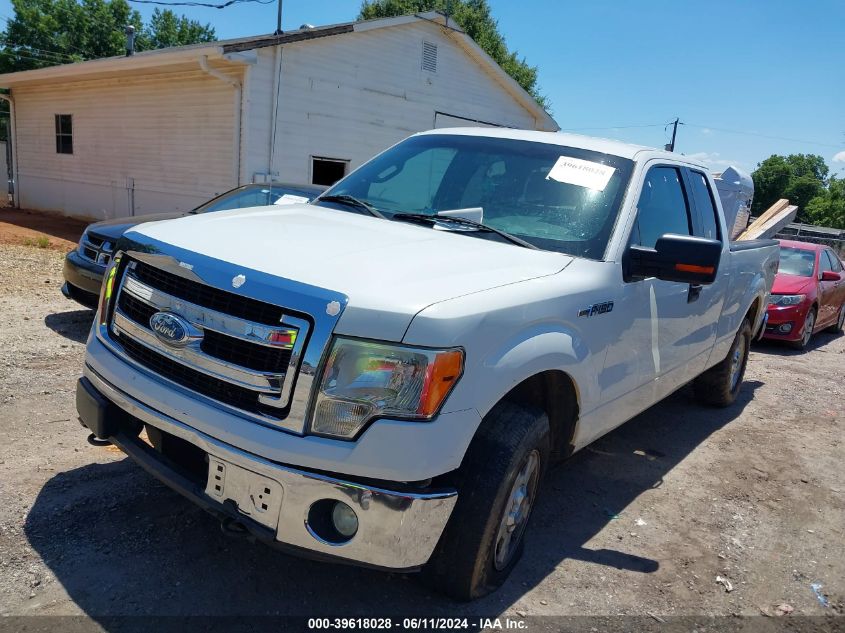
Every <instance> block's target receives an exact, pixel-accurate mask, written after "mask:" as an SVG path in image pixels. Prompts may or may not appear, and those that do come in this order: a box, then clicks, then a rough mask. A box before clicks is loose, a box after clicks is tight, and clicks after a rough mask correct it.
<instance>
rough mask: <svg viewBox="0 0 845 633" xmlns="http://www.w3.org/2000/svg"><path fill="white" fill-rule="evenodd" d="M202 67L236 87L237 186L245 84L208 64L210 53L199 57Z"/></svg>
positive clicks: (238, 185)
mask: <svg viewBox="0 0 845 633" xmlns="http://www.w3.org/2000/svg"><path fill="white" fill-rule="evenodd" d="M199 64H200V69H201V70H202V71H203V72H204V73H206V74H207V75H210V76H212V77H214V78H215V79H219V80H220V81H222V82H225V83H227V84H229V85H230V86H232V87H233V88H234V89H235V112H236V121H235V156H234V161H233V162H234V172H235V186H236V187H240V185H241V120H242V119H243V98H242V95H243V86H242V85H241V82H240V81H239V80H237V79H232V78H231V77H229V76H227V75H226V74H225V73H222V72H220V71H219V70H216V69H214V68H211V67H210V66H209V65H208V55H202V56H201V57H200V58H199Z"/></svg>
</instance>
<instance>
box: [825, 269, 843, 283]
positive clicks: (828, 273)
mask: <svg viewBox="0 0 845 633" xmlns="http://www.w3.org/2000/svg"><path fill="white" fill-rule="evenodd" d="M821 280H822V281H842V274H841V273H837V272H835V271H833V270H824V271H822V279H821Z"/></svg>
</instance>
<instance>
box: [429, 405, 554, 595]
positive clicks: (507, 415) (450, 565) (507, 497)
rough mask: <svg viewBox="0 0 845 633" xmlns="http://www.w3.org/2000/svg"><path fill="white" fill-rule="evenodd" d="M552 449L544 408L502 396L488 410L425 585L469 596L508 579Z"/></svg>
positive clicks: (464, 467) (467, 458)
mask: <svg viewBox="0 0 845 633" xmlns="http://www.w3.org/2000/svg"><path fill="white" fill-rule="evenodd" d="M550 448H551V447H550V440H549V420H548V417H547V416H546V414H545V413H543V412H541V411H538V410H532V409H529V408H526V407H522V406H519V405H515V404H511V403H501V404H499V405H497V406H496V407H494V408H493V410H492V411H490V413H488V414H487V416H485V418H484V420H483V421H482V424H481V427H480V429H479V431H478V434H477V435H476V437H475V439H473V441H472V444H471V445H470V448H469V450H468V451H467V454H466V456H465V458H464V462H463V464H461V468H460V469H459V471H458V502H457V505H456V506H455V509H454V510H453V512H452V516H451V518H450V519H449V523H448V524H447V526H446V529H445V530H444V532H443V535H442V536H441V538H440V542H439V543H438V545H437V548H436V549H435V551H434V554H433V555H432V557H431V560H429V562H428V564H427V565H426V566H425V567H424V568H423V573H422V577H423V581H424V582H426V584H428V585H429V586H431V587H432V588H434V589H435V590H437V591H440V592H442V593H445V594H446V595H448V596H450V597H452V598H454V599H456V600H461V601H469V600H473V599H475V598H480V597H481V596H484V595H486V594H488V593H490V592H492V591H495V590H496V589H498V588H499V587H500V586H501V585H502V584H503V583H504V582H505V580H506V579H507V577H508V575H509V574H510V572H511V570H512V569H513V568H514V567H515V566H516V564H517V562H518V561H519V559H520V557H521V556H522V551H523V547H524V543H525V541H524V536H525V530H526V527H527V525H528V521H529V519H530V516H531V509H532V508H533V507H534V505H535V502H536V498H537V492H538V490H539V486H540V481H541V480H542V476H543V473H544V472H545V469H546V466H547V464H548V461H549V454H550ZM529 471H530V472H529ZM523 484H524V486H523ZM521 493H524V495H525V496H524V497H520V496H519V495H520V494H521ZM520 499H524V501H523V502H522V503H520V501H519V500H520ZM516 504H519V507H517V506H516ZM508 510H510V512H508ZM507 515H510V517H509V518H510V521H511V522H514V521H515V522H514V523H513V524H514V525H515V527H514V528H510V529H508V527H507V525H508V523H509V521H508V516H507ZM503 531H504V533H503ZM505 541H508V543H509V546H506V544H505Z"/></svg>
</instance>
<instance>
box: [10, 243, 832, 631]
mask: <svg viewBox="0 0 845 633" xmlns="http://www.w3.org/2000/svg"><path fill="white" fill-rule="evenodd" d="M61 261H62V253H61V252H60V251H59V250H54V249H40V248H37V247H32V246H29V247H26V246H22V245H14V244H5V245H0V407H2V408H0V411H2V416H0V417H1V418H2V421H1V422H0V615H31V614H41V615H62V614H84V615H87V616H89V617H90V618H93V619H94V620H96V621H97V622H98V623H99V625H100V626H103V627H104V628H109V624H108V623H109V622H110V620H109V619H108V616H113V615H127V614H131V615H135V614H158V615H164V614H167V615H180V616H184V615H238V616H243V615H264V614H270V615H272V614H295V615H302V616H305V615H307V616H313V615H341V616H365V615H370V616H378V615H390V614H399V613H406V614H407V613H413V614H416V615H419V616H426V617H430V616H457V615H470V614H474V615H482V616H490V617H494V616H499V615H508V616H513V617H515V618H522V617H526V616H528V617H530V616H534V615H543V614H556V615H573V614H574V615H617V614H624V615H643V616H644V615H650V616H656V618H655V620H657V619H658V618H661V619H662V618H666V617H669V616H673V615H707V616H709V615H731V614H737V615H760V614H766V615H770V616H772V617H773V618H774V617H776V616H777V614H778V612H779V605H788V606H789V607H791V608H792V609H794V611H793V613H792V615H790V616H783V617H789V618H792V619H795V618H796V616H799V615H802V614H804V615H819V616H831V619H829V620H828V619H825V622H829V623H834V622H835V624H834V628H838V627H840V626H841V625H842V623H843V622H845V620H843V619H842V618H836V619H833V618H832V616H834V615H835V614H839V615H842V614H843V611H845V546H843V543H845V459H843V458H844V457H845V452H843V432H844V431H845V411H843V409H845V407H843V401H844V399H845V382H843V373H845V372H843V370H845V337H843V336H841V335H831V334H821V335H818V336H817V338H816V339H815V340H814V343H813V344H812V349H811V350H810V351H808V352H807V353H804V354H800V353H796V352H793V351H789V350H787V349H785V348H783V347H780V346H776V345H762V346H758V347H756V348H755V350H754V352H753V354H752V356H751V359H750V362H749V366H748V373H747V375H746V382H745V384H744V386H743V389H742V393H741V395H740V398H739V401H738V402H737V403H736V404H735V406H733V407H731V408H729V409H727V410H714V409H707V408H702V407H699V406H697V405H695V404H694V403H693V402H692V399H691V396H690V394H689V393H688V391H686V390H682V391H680V392H678V393H677V394H675V395H673V396H672V397H670V398H669V399H667V400H666V401H664V402H662V403H660V404H658V405H656V406H654V407H652V408H651V409H650V410H648V411H646V412H645V413H643V414H642V415H640V416H638V417H637V418H636V419H635V420H632V421H631V422H629V423H628V424H626V425H624V426H623V427H621V428H620V429H618V430H617V431H615V432H613V433H611V434H609V435H608V436H606V437H604V438H603V439H601V440H599V441H598V442H596V443H595V444H593V445H592V446H591V447H589V448H588V449H586V450H584V451H582V452H581V453H579V454H578V455H576V456H575V457H574V458H572V459H570V460H569V461H568V462H566V463H564V464H562V465H561V466H559V467H557V468H555V469H553V470H552V471H551V472H550V473H549V476H548V478H547V480H546V482H545V487H544V489H543V495H542V498H541V500H540V502H539V506H538V507H537V509H536V514H535V516H534V518H533V522H532V525H531V527H530V530H529V534H528V544H527V549H526V553H525V557H524V558H523V560H522V562H521V563H520V564H519V566H518V567H517V568H516V570H515V572H514V574H513V576H512V577H511V579H510V580H509V581H508V583H507V584H506V585H505V586H504V587H503V588H502V589H501V590H500V591H498V592H497V593H495V594H493V595H492V596H489V597H487V598H484V599H482V600H478V601H476V602H474V603H471V604H457V603H455V602H452V601H450V600H447V599H445V598H443V597H441V596H439V595H437V594H433V593H431V592H429V591H428V590H427V589H425V588H424V587H423V586H422V585H421V584H420V583H418V582H417V581H415V580H414V579H413V577H411V576H403V575H397V574H387V573H381V572H376V571H369V570H364V569H357V568H353V567H346V566H339V565H331V564H326V563H317V562H311V561H306V560H300V559H298V558H293V557H290V556H287V555H283V554H281V553H278V552H276V551H274V550H270V549H268V548H266V547H264V546H260V545H254V544H251V543H248V542H245V541H242V540H232V539H231V538H229V537H227V536H224V535H223V534H222V533H221V531H220V529H219V526H218V524H217V523H216V522H215V521H214V519H212V518H211V517H210V516H209V515H206V514H205V513H204V512H202V511H201V510H199V509H197V508H195V507H194V506H193V505H192V504H190V503H189V502H188V501H185V500H183V499H182V498H181V497H179V496H178V495H177V494H175V493H173V492H171V491H170V490H169V489H167V488H165V487H164V486H163V485H161V484H159V483H158V482H156V481H155V480H154V479H152V478H151V477H150V476H148V475H147V474H145V473H144V472H143V471H142V470H141V469H140V468H139V467H137V466H135V465H134V464H133V463H132V462H131V461H130V460H128V459H127V458H125V457H124V456H123V455H122V454H121V453H120V452H118V451H117V450H115V449H114V448H111V447H95V446H92V445H91V444H89V443H87V442H86V435H87V432H86V431H84V430H83V429H82V428H81V427H80V425H79V423H78V421H77V418H76V411H75V407H74V387H75V382H76V379H77V376H79V374H80V371H81V367H82V362H83V352H84V342H85V339H86V337H87V333H88V329H89V327H90V323H91V319H92V313H91V312H90V311H88V310H84V309H81V308H79V307H78V306H76V305H75V304H74V303H71V302H69V301H67V300H66V299H64V298H63V297H62V296H61V294H60V293H59V286H60V284H61ZM717 576H719V577H721V578H724V579H726V581H725V583H724V584H722V583H720V582H717ZM727 583H730V588H731V590H730V591H728V590H727V587H726V586H725V585H726V584H727ZM814 587H815V589H814ZM784 610H787V611H788V609H787V608H786V607H783V606H781V607H780V612H783V611H784ZM115 630H116V629H115ZM593 630H596V629H595V628H594V629H593Z"/></svg>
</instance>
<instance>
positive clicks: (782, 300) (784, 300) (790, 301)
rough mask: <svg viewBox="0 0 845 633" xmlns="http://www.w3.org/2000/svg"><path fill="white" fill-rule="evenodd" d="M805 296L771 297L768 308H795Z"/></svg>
mask: <svg viewBox="0 0 845 633" xmlns="http://www.w3.org/2000/svg"><path fill="white" fill-rule="evenodd" d="M806 296H807V295H771V296H770V297H769V305H770V306H797V305H798V304H800V303H801V302H802V301H804V298H805V297H806Z"/></svg>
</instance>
